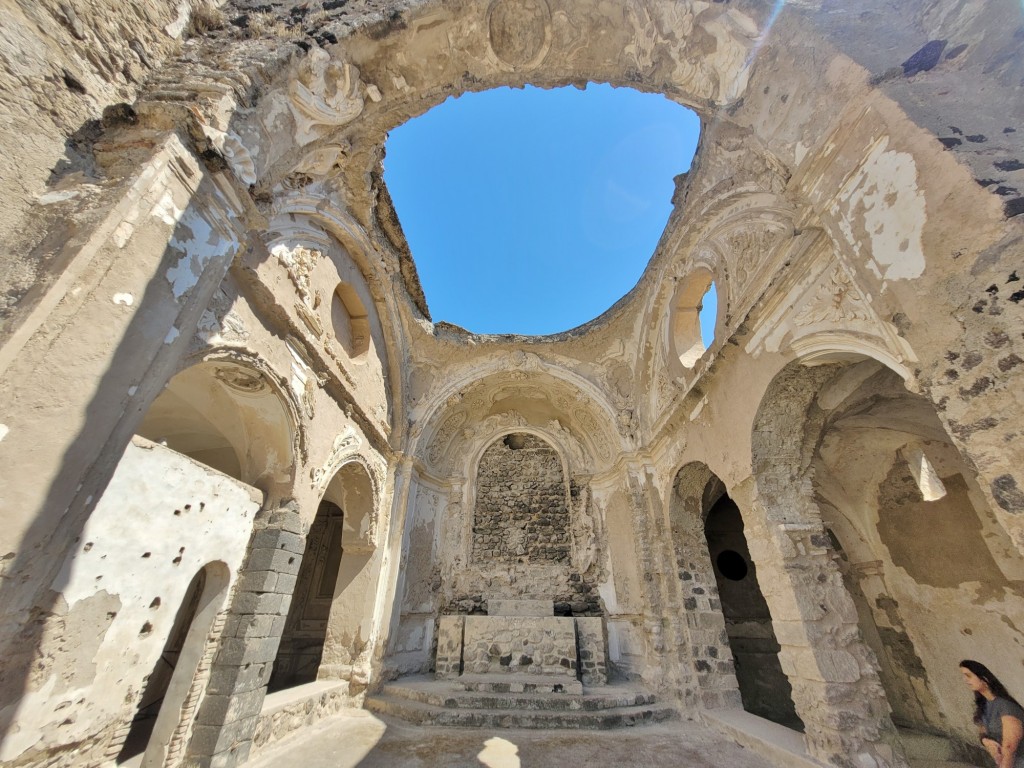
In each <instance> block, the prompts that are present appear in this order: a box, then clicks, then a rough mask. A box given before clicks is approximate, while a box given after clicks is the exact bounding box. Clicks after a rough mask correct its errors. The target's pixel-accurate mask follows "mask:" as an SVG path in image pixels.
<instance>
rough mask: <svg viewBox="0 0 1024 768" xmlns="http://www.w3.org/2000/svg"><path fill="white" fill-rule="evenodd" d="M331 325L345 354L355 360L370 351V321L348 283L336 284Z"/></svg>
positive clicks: (364, 306)
mask: <svg viewBox="0 0 1024 768" xmlns="http://www.w3.org/2000/svg"><path fill="white" fill-rule="evenodd" d="M331 325H332V326H333V327H334V335H335V337H337V339H338V343H339V344H341V346H342V348H343V349H344V350H345V353H346V354H347V355H348V356H349V357H351V358H357V357H359V356H361V355H363V354H365V353H366V352H367V351H368V350H369V349H370V320H369V317H368V315H367V312H366V305H365V304H363V301H362V299H360V298H359V294H358V293H356V290H355V288H353V287H352V286H351V285H349V284H348V283H338V287H337V288H336V289H335V290H334V297H333V298H332V299H331Z"/></svg>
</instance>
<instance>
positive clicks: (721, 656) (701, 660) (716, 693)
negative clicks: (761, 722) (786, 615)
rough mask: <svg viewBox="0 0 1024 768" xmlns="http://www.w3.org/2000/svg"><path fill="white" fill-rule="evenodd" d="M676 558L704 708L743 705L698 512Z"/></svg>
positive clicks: (689, 651) (690, 652)
mask: <svg viewBox="0 0 1024 768" xmlns="http://www.w3.org/2000/svg"><path fill="white" fill-rule="evenodd" d="M677 558H678V566H679V583H680V587H681V589H682V594H683V608H684V609H685V611H686V613H685V618H686V633H687V638H688V640H689V644H688V647H687V648H686V649H685V652H686V654H687V656H688V659H687V660H688V661H690V663H692V664H693V669H694V673H695V675H696V678H697V690H696V691H695V695H696V697H699V703H700V705H701V707H702V708H704V709H719V708H728V709H742V707H743V702H742V701H741V699H740V688H739V683H738V682H737V681H736V670H735V666H734V663H733V657H732V650H731V649H730V647H729V635H728V633H727V632H726V629H725V616H724V614H723V613H722V601H721V600H720V599H719V597H718V585H717V584H716V583H715V572H714V569H713V567H712V565H711V557H710V555H709V554H708V542H707V538H706V537H705V535H704V524H703V521H702V520H701V517H700V515H699V514H698V515H695V516H694V517H693V519H692V520H691V525H689V526H687V530H686V532H685V539H684V540H683V541H682V542H681V543H680V545H679V546H678V548H677Z"/></svg>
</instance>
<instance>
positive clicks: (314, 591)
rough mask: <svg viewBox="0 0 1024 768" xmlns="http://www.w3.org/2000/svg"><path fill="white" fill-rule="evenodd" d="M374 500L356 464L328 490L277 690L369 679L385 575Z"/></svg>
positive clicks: (292, 612) (279, 661) (278, 667)
mask: <svg viewBox="0 0 1024 768" xmlns="http://www.w3.org/2000/svg"><path fill="white" fill-rule="evenodd" d="M374 499H375V494H374V491H373V483H372V482H371V480H370V476H369V474H368V473H367V471H366V469H365V468H364V467H363V466H362V465H361V464H359V463H358V462H350V463H348V464H345V465H344V466H342V467H341V469H339V470H338V472H337V473H336V474H335V475H334V477H333V478H332V479H331V481H330V483H329V484H328V485H327V489H326V492H325V493H324V499H323V501H322V502H321V503H320V506H319V508H318V510H317V515H316V518H315V519H314V521H313V524H312V526H311V527H310V530H309V534H308V536H307V538H306V549H305V553H304V554H303V558H302V564H301V566H300V567H299V573H298V574H297V576H296V581H295V590H294V592H293V597H292V604H291V607H290V609H289V612H288V618H287V620H286V623H285V629H284V634H283V636H282V638H281V645H280V647H279V649H278V654H277V658H276V660H275V662H274V671H273V673H272V675H271V678H270V684H269V690H270V691H271V692H273V691H279V690H282V689H285V688H292V687H294V686H297V685H302V684H305V683H310V682H313V681H315V680H318V679H347V680H350V681H351V680H352V678H353V676H355V677H361V676H362V675H363V673H364V670H362V669H361V666H360V665H361V664H362V663H364V662H366V661H367V660H366V658H365V657H366V653H365V652H366V651H367V649H368V648H369V639H370V634H371V632H372V625H373V608H374V602H375V599H376V586H377V578H378V576H379V572H380V554H379V552H378V549H377V547H376V545H375V540H374V522H375V515H374V504H375V501H374Z"/></svg>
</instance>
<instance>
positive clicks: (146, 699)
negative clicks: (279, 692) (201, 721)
mask: <svg viewBox="0 0 1024 768" xmlns="http://www.w3.org/2000/svg"><path fill="white" fill-rule="evenodd" d="M229 582H230V572H229V570H228V567H227V565H225V564H224V563H222V562H212V563H208V564H207V565H205V566H204V567H203V568H201V569H200V570H199V571H197V572H196V574H195V576H193V578H192V581H191V582H190V584H189V586H188V588H187V590H186V591H185V597H184V599H183V600H182V602H181V604H180V605H179V607H178V610H177V612H176V614H175V618H174V623H173V625H172V628H171V631H170V633H169V634H168V636H167V639H166V641H165V643H164V648H163V651H162V652H161V654H160V657H159V659H158V660H157V663H156V667H154V669H153V671H152V672H151V673H150V675H149V676H148V677H147V679H146V687H145V689H144V690H143V691H142V694H141V696H140V698H139V703H138V706H137V710H136V716H135V718H134V719H133V721H132V725H131V727H130V728H129V730H128V733H127V735H126V737H125V741H124V744H123V746H122V748H121V751H120V754H119V755H118V758H117V760H116V762H117V764H118V765H120V764H122V763H124V762H127V761H129V760H130V759H131V758H133V757H135V756H137V755H138V754H139V753H140V752H142V753H143V757H142V760H141V763H139V765H141V766H142V767H143V768H163V766H164V765H165V764H166V762H167V760H168V757H169V754H170V753H172V752H174V753H179V752H180V751H181V750H183V748H184V746H185V744H184V739H185V737H186V735H187V734H188V732H189V730H190V728H191V725H192V717H193V716H194V714H195V712H196V711H197V709H198V706H197V705H198V702H199V699H200V697H201V696H202V692H203V690H204V689H205V680H204V679H203V674H204V672H209V668H210V662H211V661H212V652H213V642H214V637H213V630H214V624H215V622H216V619H217V615H218V613H220V611H221V609H222V607H223V605H224V600H225V598H226V596H227V590H228V585H229Z"/></svg>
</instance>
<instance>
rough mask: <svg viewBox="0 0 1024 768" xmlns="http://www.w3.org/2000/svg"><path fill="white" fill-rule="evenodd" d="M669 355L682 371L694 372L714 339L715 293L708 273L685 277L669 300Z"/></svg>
mask: <svg viewBox="0 0 1024 768" xmlns="http://www.w3.org/2000/svg"><path fill="white" fill-rule="evenodd" d="M671 311H672V316H671V320H670V323H671V333H672V338H671V345H672V351H673V354H674V355H675V357H676V358H678V360H679V362H680V363H682V365H683V367H685V368H693V367H694V365H696V364H697V361H698V360H700V359H701V357H703V356H704V353H705V352H706V351H707V350H708V348H709V347H710V346H711V344H712V342H713V341H714V339H715V325H716V324H717V320H718V291H717V289H716V287H715V282H714V278H713V277H712V275H711V272H710V271H708V270H707V269H698V270H696V271H695V272H692V273H690V274H689V275H687V276H686V277H684V278H683V279H682V280H681V281H680V283H679V287H678V288H677V289H676V293H675V296H674V297H673V299H672V310H671Z"/></svg>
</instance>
